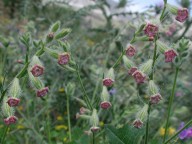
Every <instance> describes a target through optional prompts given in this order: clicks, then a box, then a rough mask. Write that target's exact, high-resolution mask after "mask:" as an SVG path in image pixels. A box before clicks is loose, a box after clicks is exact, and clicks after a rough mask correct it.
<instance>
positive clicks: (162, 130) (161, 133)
mask: <svg viewBox="0 0 192 144" xmlns="http://www.w3.org/2000/svg"><path fill="white" fill-rule="evenodd" d="M164 134H165V129H164V128H162V127H161V128H160V130H159V135H160V136H164Z"/></svg>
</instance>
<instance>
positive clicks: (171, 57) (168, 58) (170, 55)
mask: <svg viewBox="0 0 192 144" xmlns="http://www.w3.org/2000/svg"><path fill="white" fill-rule="evenodd" d="M164 55H165V62H166V63H167V62H172V61H173V60H174V58H175V57H176V56H177V53H176V52H175V50H173V49H169V50H167V51H165V53H164Z"/></svg>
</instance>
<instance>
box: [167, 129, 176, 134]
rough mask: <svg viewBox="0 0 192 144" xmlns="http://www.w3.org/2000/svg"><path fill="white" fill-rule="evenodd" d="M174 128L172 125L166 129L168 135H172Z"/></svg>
mask: <svg viewBox="0 0 192 144" xmlns="http://www.w3.org/2000/svg"><path fill="white" fill-rule="evenodd" d="M175 131H176V130H175V128H173V127H170V128H169V129H168V132H169V135H173V134H174V133H175Z"/></svg>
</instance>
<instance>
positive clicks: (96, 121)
mask: <svg viewBox="0 0 192 144" xmlns="http://www.w3.org/2000/svg"><path fill="white" fill-rule="evenodd" d="M90 124H91V125H92V127H91V131H92V132H97V131H98V130H99V127H98V125H99V117H98V114H97V110H96V109H93V112H92V116H91V118H90Z"/></svg>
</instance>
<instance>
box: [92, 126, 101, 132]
mask: <svg viewBox="0 0 192 144" xmlns="http://www.w3.org/2000/svg"><path fill="white" fill-rule="evenodd" d="M90 129H91V131H92V132H97V131H99V130H100V128H99V127H97V126H93V127H91V128H90Z"/></svg>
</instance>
